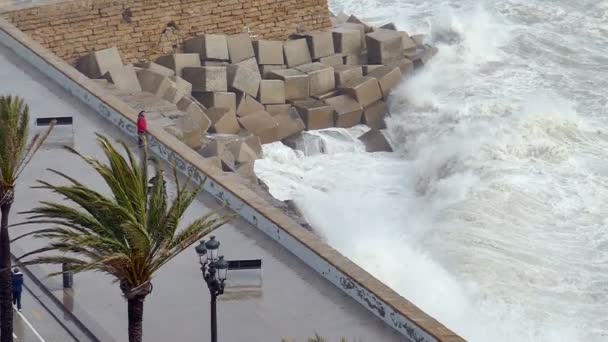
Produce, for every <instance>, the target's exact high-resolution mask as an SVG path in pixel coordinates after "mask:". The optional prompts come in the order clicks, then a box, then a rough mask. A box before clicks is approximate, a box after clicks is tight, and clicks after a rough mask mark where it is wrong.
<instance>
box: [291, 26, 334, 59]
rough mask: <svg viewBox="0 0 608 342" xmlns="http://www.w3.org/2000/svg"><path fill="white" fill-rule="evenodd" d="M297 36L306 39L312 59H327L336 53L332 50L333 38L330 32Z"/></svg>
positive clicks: (307, 33)
mask: <svg viewBox="0 0 608 342" xmlns="http://www.w3.org/2000/svg"><path fill="white" fill-rule="evenodd" d="M299 36H300V37H302V38H305V39H306V42H307V43H308V49H309V50H310V56H311V57H312V58H315V59H317V58H322V57H327V56H331V55H333V54H335V53H336V51H335V50H334V38H333V36H332V33H331V32H326V31H312V32H306V33H303V34H299Z"/></svg>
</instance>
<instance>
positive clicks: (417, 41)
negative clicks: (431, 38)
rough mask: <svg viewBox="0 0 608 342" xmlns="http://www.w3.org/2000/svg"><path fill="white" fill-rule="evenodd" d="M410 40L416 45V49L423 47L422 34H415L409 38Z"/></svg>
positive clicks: (423, 36)
mask: <svg viewBox="0 0 608 342" xmlns="http://www.w3.org/2000/svg"><path fill="white" fill-rule="evenodd" d="M410 38H412V40H413V41H414V43H415V44H416V47H423V46H424V39H425V35H424V34H415V35H413V36H411V37H410Z"/></svg>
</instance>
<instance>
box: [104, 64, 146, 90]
mask: <svg viewBox="0 0 608 342" xmlns="http://www.w3.org/2000/svg"><path fill="white" fill-rule="evenodd" d="M104 78H105V79H107V80H108V81H110V82H112V84H114V86H116V88H117V89H121V90H126V91H131V92H140V91H142V89H141V85H140V84H139V79H138V78H137V73H136V72H135V69H134V68H133V67H132V66H120V67H115V68H112V69H110V70H108V72H106V73H105V74H104Z"/></svg>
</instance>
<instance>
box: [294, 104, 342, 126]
mask: <svg viewBox="0 0 608 342" xmlns="http://www.w3.org/2000/svg"><path fill="white" fill-rule="evenodd" d="M294 107H295V108H296V110H297V111H298V114H300V117H301V118H302V121H304V124H305V125H306V129H307V130H314V129H323V128H329V127H333V124H334V109H333V108H332V107H331V106H330V105H328V104H326V103H325V102H323V101H319V100H315V99H307V100H302V101H296V102H294Z"/></svg>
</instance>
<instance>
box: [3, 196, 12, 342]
mask: <svg viewBox="0 0 608 342" xmlns="http://www.w3.org/2000/svg"><path fill="white" fill-rule="evenodd" d="M11 205H12V202H11V201H8V202H5V203H4V204H3V205H2V206H1V207H0V211H1V213H2V220H1V222H0V342H13V291H12V287H13V275H12V273H11V245H10V239H9V237H8V214H9V212H10V211H11Z"/></svg>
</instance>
